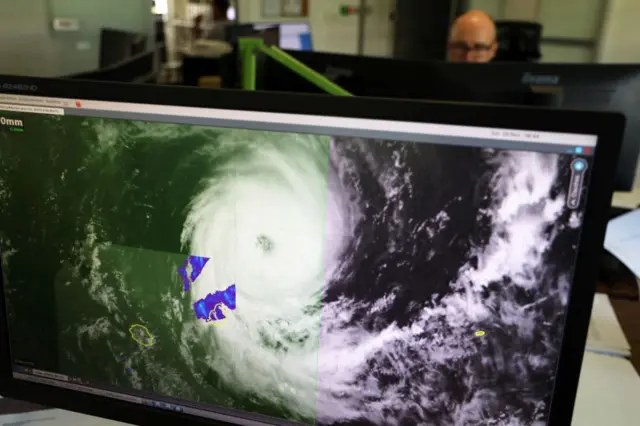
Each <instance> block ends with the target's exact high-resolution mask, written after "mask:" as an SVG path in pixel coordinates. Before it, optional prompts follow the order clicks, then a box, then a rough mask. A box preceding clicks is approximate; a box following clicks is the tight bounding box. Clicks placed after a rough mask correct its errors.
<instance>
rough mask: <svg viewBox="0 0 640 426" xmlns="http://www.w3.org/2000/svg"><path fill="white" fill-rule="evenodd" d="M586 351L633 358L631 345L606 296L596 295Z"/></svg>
mask: <svg viewBox="0 0 640 426" xmlns="http://www.w3.org/2000/svg"><path fill="white" fill-rule="evenodd" d="M586 351H588V352H594V353H602V354H609V355H614V356H621V357H627V358H629V357H631V345H630V344H629V341H628V340H627V338H626V337H625V335H624V332H623V331H622V327H621V326H620V322H618V317H617V316H616V313H615V312H614V310H613V306H611V302H610V301H609V296H607V295H606V294H596V296H595V297H594V299H593V309H592V311H591V321H590V322H589V334H588V335H587V347H586Z"/></svg>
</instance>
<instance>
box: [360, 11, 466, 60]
mask: <svg viewBox="0 0 640 426" xmlns="http://www.w3.org/2000/svg"><path fill="white" fill-rule="evenodd" d="M462 3H465V2H460V3H459V2H457V1H454V0H446V1H416V0H397V1H396V6H395V11H394V12H393V15H392V16H391V17H390V18H391V19H392V20H393V21H394V28H395V37H394V47H393V57H394V58H397V59H407V60H418V61H423V60H444V59H445V57H446V47H447V40H448V38H449V28H450V27H451V24H452V23H453V21H454V19H455V17H456V16H457V14H459V13H460V12H461V11H462V10H464V9H466V7H465V5H464V4H462ZM364 25H366V23H365V24H364ZM359 53H360V54H363V52H359Z"/></svg>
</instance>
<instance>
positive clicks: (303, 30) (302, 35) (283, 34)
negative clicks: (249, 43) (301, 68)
mask: <svg viewBox="0 0 640 426" xmlns="http://www.w3.org/2000/svg"><path fill="white" fill-rule="evenodd" d="M274 26H277V27H278V28H280V41H279V43H278V46H279V47H280V48H281V49H287V50H312V48H313V46H312V45H311V28H310V26H309V24H308V23H304V22H286V23H279V24H254V25H253V28H254V29H255V30H257V31H259V30H265V29H268V28H272V27H274Z"/></svg>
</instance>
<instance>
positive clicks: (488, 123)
mask: <svg viewBox="0 0 640 426" xmlns="http://www.w3.org/2000/svg"><path fill="white" fill-rule="evenodd" d="M0 93H2V94H14V95H16V94H21V95H35V96H47V97H62V98H71V99H88V100H98V101H113V102H132V103H144V104H159V105H175V106H191V107H205V108H220V109H231V110H251V111H262V112H279V113H291V114H306V115H323V116H336V117H355V118H372V119H384V120H397V121H414V122H429V123H440V124H453V125H468V126H481V127H496V128H511V129H527V130H536V131H549V132H567V133H583V134H592V135H596V136H597V137H598V147H597V149H596V152H595V159H594V164H593V168H592V176H591V184H590V186H589V189H588V194H587V205H586V209H585V215H584V231H583V234H582V236H581V244H580V246H579V249H578V258H577V264H576V270H575V276H574V280H573V283H574V285H572V288H571V294H570V298H569V305H568V309H567V317H566V327H565V332H564V336H563V341H562V347H561V354H560V359H559V366H558V373H557V376H556V382H555V386H554V391H553V395H552V403H551V408H550V417H549V425H552V426H553V425H565V424H569V423H570V422H571V417H572V412H573V406H574V401H575V396H576V392H577V386H578V378H579V374H580V367H581V363H582V357H583V351H584V347H585V342H586V336H587V330H588V324H589V319H590V314H591V306H592V303H593V295H594V292H595V285H596V282H595V281H596V276H597V272H598V265H599V260H600V257H601V254H602V252H603V249H602V242H603V240H604V233H605V229H606V222H607V218H608V210H609V207H610V203H611V197H612V193H613V180H614V179H613V178H614V170H615V166H616V164H617V156H618V152H619V150H620V145H621V141H622V135H623V129H624V125H625V119H624V116H622V115H621V114H617V113H600V112H580V111H567V110H562V111H552V110H545V109H537V108H524V107H501V106H490V105H479V104H474V105H472V104H455V103H435V102H424V101H399V100H384V99H364V98H337V97H332V96H323V95H318V96H316V95H299V94H288V93H260V92H240V91H233V90H206V89H196V88H176V87H168V86H157V85H154V86H144V85H128V84H114V83H96V82H88V81H70V80H53V79H34V78H21V77H0ZM0 293H1V294H0V392H1V393H2V395H3V396H5V397H8V398H14V399H22V400H27V401H32V402H35V403H38V404H43V405H46V406H52V407H60V408H64V409H67V410H71V411H77V412H82V413H86V414H90V415H95V416H100V417H106V418H111V419H114V420H118V421H122V422H128V423H133V424H141V425H142V424H145V425H146V424H149V425H157V424H158V423H159V422H163V421H173V422H180V424H184V425H187V424H193V425H200V424H227V423H223V422H219V423H216V422H215V421H212V420H211V419H204V418H197V417H193V416H189V415H186V414H179V413H174V412H167V411H163V410H161V409H158V408H152V407H147V406H142V405H138V404H133V403H128V402H124V401H120V400H115V399H110V398H103V397H98V396H94V395H89V394H85V393H81V392H75V391H71V390H67V389H61V388H57V387H53V386H47V385H42V384H37V383H32V382H27V381H23V380H17V379H14V378H13V376H12V370H11V367H12V361H11V358H10V352H9V336H8V330H7V318H6V309H5V294H4V291H2V292H0Z"/></svg>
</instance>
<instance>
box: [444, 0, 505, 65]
mask: <svg viewBox="0 0 640 426" xmlns="http://www.w3.org/2000/svg"><path fill="white" fill-rule="evenodd" d="M497 49H498V43H497V40H496V26H495V24H494V23H493V19H491V17H490V16H489V15H487V14H486V13H484V12H482V11H480V10H471V11H469V12H467V13H465V14H463V15H460V16H459V17H458V19H456V21H455V22H454V23H453V26H452V27H451V32H450V33H449V45H448V47H447V59H448V60H449V61H452V62H489V61H490V60H491V59H493V57H494V56H495V55H496V50H497Z"/></svg>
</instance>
